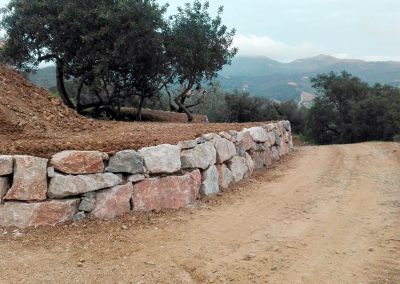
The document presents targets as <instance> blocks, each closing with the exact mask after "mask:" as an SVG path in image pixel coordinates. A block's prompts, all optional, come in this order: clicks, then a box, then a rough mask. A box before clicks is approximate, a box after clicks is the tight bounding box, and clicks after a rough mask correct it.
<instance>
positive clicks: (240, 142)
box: [236, 130, 255, 157]
mask: <svg viewBox="0 0 400 284" xmlns="http://www.w3.org/2000/svg"><path fill="white" fill-rule="evenodd" d="M254 145H255V142H254V141H253V138H252V137H251V135H250V132H249V131H247V130H243V131H241V132H239V133H238V134H237V136H236V149H237V154H238V155H239V156H241V157H244V155H245V153H246V151H249V150H250V149H252V148H253V147H254Z"/></svg>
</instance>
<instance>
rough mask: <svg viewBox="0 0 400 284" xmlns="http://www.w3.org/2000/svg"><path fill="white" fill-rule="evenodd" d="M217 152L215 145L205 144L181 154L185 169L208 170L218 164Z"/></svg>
mask: <svg viewBox="0 0 400 284" xmlns="http://www.w3.org/2000/svg"><path fill="white" fill-rule="evenodd" d="M216 156H217V152H216V150H215V148H214V145H213V143H211V142H205V143H203V144H199V145H197V146H196V147H195V148H193V149H190V150H184V151H182V153H181V163H182V168H183V169H194V168H199V169H203V170H204V169H206V168H208V167H209V166H210V165H214V164H215V163H216Z"/></svg>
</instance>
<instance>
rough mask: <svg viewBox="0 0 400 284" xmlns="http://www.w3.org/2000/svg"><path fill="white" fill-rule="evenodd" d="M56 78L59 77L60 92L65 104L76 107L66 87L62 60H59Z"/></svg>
mask: <svg viewBox="0 0 400 284" xmlns="http://www.w3.org/2000/svg"><path fill="white" fill-rule="evenodd" d="M56 78H57V89H58V93H59V95H60V97H61V99H62V100H63V102H64V104H65V105H66V106H67V107H69V108H72V109H75V106H74V104H73V103H72V101H71V99H70V98H69V96H68V93H67V90H66V89H65V85H64V71H63V64H62V63H61V62H60V61H57V66H56Z"/></svg>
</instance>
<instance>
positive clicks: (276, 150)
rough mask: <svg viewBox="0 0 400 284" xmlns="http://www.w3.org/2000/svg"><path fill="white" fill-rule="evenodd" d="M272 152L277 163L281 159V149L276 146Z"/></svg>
mask: <svg viewBox="0 0 400 284" xmlns="http://www.w3.org/2000/svg"><path fill="white" fill-rule="evenodd" d="M271 151H272V158H273V159H274V160H275V161H278V160H279V159H280V151H279V147H276V146H274V147H272V148H271Z"/></svg>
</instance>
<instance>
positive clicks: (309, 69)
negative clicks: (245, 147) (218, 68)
mask: <svg viewBox="0 0 400 284" xmlns="http://www.w3.org/2000/svg"><path fill="white" fill-rule="evenodd" d="M343 70H345V71H347V72H349V73H352V74H353V75H355V76H358V77H360V78H361V79H362V80H364V81H366V82H368V83H370V84H375V83H382V84H390V85H394V86H400V62H390V61H388V62H368V61H363V60H355V59H338V58H335V57H332V56H327V55H319V56H316V57H311V58H305V59H298V60H295V61H293V62H289V63H281V62H278V61H275V60H272V59H269V58H260V57H238V58H235V59H234V60H233V62H232V65H231V66H227V67H226V68H224V70H222V72H221V76H220V77H219V80H220V81H221V84H222V86H223V87H224V88H226V89H229V90H233V89H240V90H242V89H244V90H248V91H249V92H250V93H251V94H253V95H257V96H263V97H268V98H272V99H276V100H279V101H285V100H289V99H294V100H296V101H300V95H301V93H303V92H307V93H312V92H313V89H312V87H311V84H310V80H309V78H310V77H313V76H315V75H317V74H321V73H327V72H330V71H334V72H341V71H343Z"/></svg>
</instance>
